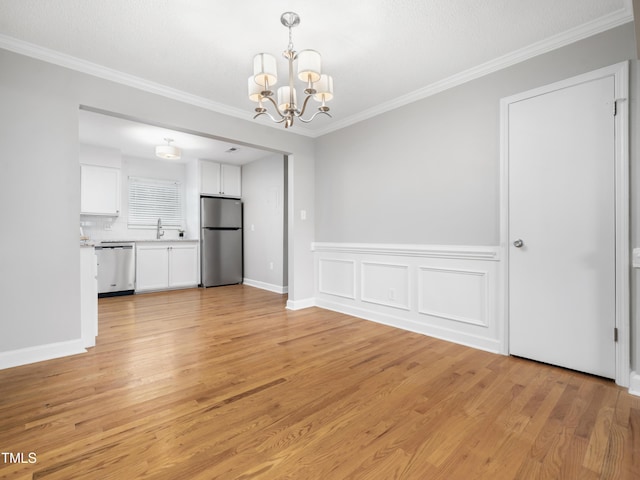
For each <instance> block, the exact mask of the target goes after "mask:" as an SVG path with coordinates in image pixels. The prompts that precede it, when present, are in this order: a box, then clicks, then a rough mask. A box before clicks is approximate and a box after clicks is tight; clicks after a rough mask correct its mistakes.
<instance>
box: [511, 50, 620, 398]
mask: <svg viewBox="0 0 640 480" xmlns="http://www.w3.org/2000/svg"><path fill="white" fill-rule="evenodd" d="M610 76H613V77H614V101H615V106H614V104H613V103H612V105H611V108H612V112H611V114H612V115H613V109H614V107H615V108H617V112H616V115H615V117H614V132H615V153H614V156H615V196H616V198H615V210H616V211H615V224H616V225H615V230H616V231H615V238H616V246H615V248H616V252H615V263H616V265H615V305H616V308H615V310H616V311H615V325H616V328H617V329H618V341H617V342H616V345H615V351H616V359H615V363H616V368H615V371H616V377H615V381H616V383H617V384H618V385H620V386H623V387H629V382H630V368H631V362H630V346H631V345H630V323H629V320H630V304H629V302H630V292H629V282H630V280H629V277H630V264H629V222H630V220H629V102H628V98H629V62H627V61H626V62H621V63H618V64H615V65H611V66H609V67H604V68H600V69H598V70H594V71H592V72H588V73H585V74H582V75H578V76H575V77H571V78H568V79H566V80H562V81H559V82H555V83H552V84H549V85H545V86H543V87H539V88H535V89H532V90H528V91H526V92H521V93H518V94H515V95H511V96H509V97H505V98H502V99H501V100H500V257H501V259H502V262H501V263H502V272H501V273H502V275H501V277H502V280H501V282H500V293H499V295H500V299H499V305H500V307H499V311H500V312H499V315H500V317H501V318H499V324H500V325H501V326H502V332H501V338H502V345H501V353H503V354H505V355H509V238H510V237H509V105H510V104H512V103H516V102H520V101H522V100H526V99H528V98H532V97H536V96H539V95H544V94H546V93H550V92H553V91H556V90H561V89H563V88H569V87H572V86H575V85H579V84H581V83H586V82H590V81H593V80H598V79H600V78H604V77H610ZM612 335H613V332H612Z"/></svg>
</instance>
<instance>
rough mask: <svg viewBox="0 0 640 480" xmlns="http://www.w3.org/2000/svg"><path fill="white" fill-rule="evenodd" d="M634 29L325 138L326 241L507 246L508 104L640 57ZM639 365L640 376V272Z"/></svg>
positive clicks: (320, 177) (637, 240) (322, 193)
mask: <svg viewBox="0 0 640 480" xmlns="http://www.w3.org/2000/svg"><path fill="white" fill-rule="evenodd" d="M635 47H636V43H635V36H634V26H633V24H631V23H629V24H626V25H623V26H621V27H618V28H615V29H613V30H609V31H607V32H604V33H602V34H599V35H597V36H594V37H591V38H588V39H585V40H582V41H579V42H576V43H574V44H571V45H568V46H566V47H563V48H561V49H558V50H555V51H553V52H550V53H547V54H544V55H540V56H538V57H535V58H532V59H530V60H528V61H525V62H522V63H519V64H517V65H514V66H512V67H509V68H507V69H504V70H501V71H498V72H496V73H493V74H490V75H487V76H485V77H482V78H479V79H477V80H475V81H471V82H469V83H466V84H463V85H461V86H458V87H456V88H452V89H450V90H447V91H445V92H442V93H440V94H437V95H434V96H432V97H429V98H426V99H424V100H421V101H419V102H415V103H413V104H410V105H407V106H405V107H402V108H398V109H396V110H394V111H392V112H389V113H387V114H384V115H381V116H378V117H374V118H372V119H369V120H367V121H364V122H361V123H359V124H356V125H353V126H351V127H348V128H345V129H342V130H340V131H337V132H334V133H331V134H328V135H325V136H323V137H322V138H320V139H319V140H318V141H317V146H316V215H317V220H316V240H317V241H320V242H364V243H398V244H432V245H439V244H444V245H498V244H499V227H500V226H499V200H500V199H499V165H500V158H499V157H500V144H499V140H500V130H499V128H500V123H499V122H500V115H499V113H500V112H499V101H500V99H501V98H503V97H507V96H509V95H513V94H516V93H519V92H522V91H526V90H529V89H532V88H535V87H539V86H542V85H546V84H549V83H552V82H555V81H558V80H562V79H565V78H569V77H571V76H574V75H578V74H581V73H585V72H588V71H591V70H595V69H597V68H600V67H604V66H608V65H613V64H615V63H618V62H621V61H625V60H629V59H635V58H636V49H635ZM638 77H639V74H638V62H636V61H633V62H631V84H630V85H631V99H630V112H631V139H630V140H631V184H632V186H631V218H632V223H631V234H632V235H631V236H632V239H631V240H632V242H631V244H632V245H633V246H638V245H639V244H640V221H638V220H637V218H638V215H639V214H640V197H639V195H638V193H637V191H638V186H640V173H639V170H640V169H638V145H639V141H640V134H639V133H638V128H637V125H638V118H640V111H639V108H640V107H638V103H637V93H638V86H637V85H638ZM631 276H632V322H631V323H632V326H631V335H632V342H631V343H632V346H631V348H632V366H633V367H634V368H635V370H636V372H637V371H638V370H640V329H639V328H638V324H639V323H640V322H639V320H638V308H637V304H638V298H640V286H638V282H637V281H636V276H637V271H636V270H633V271H632V272H631Z"/></svg>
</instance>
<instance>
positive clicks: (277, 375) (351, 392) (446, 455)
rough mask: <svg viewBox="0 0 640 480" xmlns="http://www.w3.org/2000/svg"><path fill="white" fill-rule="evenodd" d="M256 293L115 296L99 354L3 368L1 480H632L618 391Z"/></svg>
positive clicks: (634, 471) (633, 428)
mask: <svg viewBox="0 0 640 480" xmlns="http://www.w3.org/2000/svg"><path fill="white" fill-rule="evenodd" d="M285 303H286V297H284V296H282V295H277V294H273V293H270V292H265V291H261V290H258V289H255V288H251V287H246V286H231V287H220V288H210V289H190V290H181V291H173V292H164V293H150V294H144V295H135V296H129V297H114V298H105V299H100V301H99V315H100V336H99V337H98V341H97V345H96V347H94V348H93V349H91V350H90V351H89V352H88V353H86V354H83V355H77V356H74V357H68V358H63V359H56V360H51V361H48V362H41V363H37V364H33V365H25V366H22V367H16V368H12V369H7V370H3V371H0V389H1V395H0V452H11V453H18V452H22V453H28V452H35V453H36V454H37V462H36V463H35V464H29V463H14V462H13V463H12V462H10V461H5V460H4V459H3V458H2V457H0V478H7V479H27V478H29V479H31V478H39V479H43V480H58V479H65V480H69V479H109V478H114V479H116V478H117V479H122V478H126V479H137V478H140V479H171V480H176V479H188V480H199V479H202V480H211V479H224V480H229V479H262V480H272V479H295V480H301V479H304V480H314V479H317V480H327V479H331V480H334V479H336V480H342V479H357V480H369V479H370V480H378V479H380V480H388V479H403V480H413V479H416V480H423V479H425V478H429V479H447V480H457V479H463V480H467V479H471V478H473V479H492V480H493V479H502V478H504V479H516V478H520V479H531V478H539V479H554V478H558V479H573V478H580V479H589V478H600V479H634V478H640V454H639V453H638V452H640V398H637V397H633V396H630V395H629V394H628V393H627V392H626V391H625V390H624V389H621V388H619V387H617V386H616V385H615V384H614V383H613V382H611V381H607V380H604V379H601V378H597V377H593V376H589V375H584V374H580V373H577V372H572V371H568V370H564V369H561V368H556V367H552V366H549V365H542V364H537V363H535V362H530V361H527V360H523V359H520V358H514V357H505V356H500V355H494V354H491V353H487V352H483V351H479V350H474V349H469V348H466V347H463V346H460V345H455V344H452V343H448V342H444V341H440V340H437V339H434V338H429V337H426V336H422V335H419V334H416V333H412V332H407V331H402V330H398V329H394V328H391V327H387V326H384V325H380V324H376V323H372V322H367V321H364V320H360V319H356V318H353V317H350V316H347V315H342V314H339V313H335V312H330V311H326V310H322V309H319V308H308V309H305V310H301V311H289V310H286V309H285Z"/></svg>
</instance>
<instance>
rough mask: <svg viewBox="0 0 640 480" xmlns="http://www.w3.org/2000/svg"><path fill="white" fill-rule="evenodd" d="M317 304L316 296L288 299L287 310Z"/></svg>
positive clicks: (300, 308)
mask: <svg viewBox="0 0 640 480" xmlns="http://www.w3.org/2000/svg"><path fill="white" fill-rule="evenodd" d="M315 306H316V299H315V298H305V299H304V300H287V310H302V309H303V308H310V307H315Z"/></svg>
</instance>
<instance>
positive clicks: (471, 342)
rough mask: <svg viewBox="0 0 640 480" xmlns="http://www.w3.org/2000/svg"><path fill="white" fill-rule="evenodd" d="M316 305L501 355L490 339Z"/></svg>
mask: <svg viewBox="0 0 640 480" xmlns="http://www.w3.org/2000/svg"><path fill="white" fill-rule="evenodd" d="M316 305H317V306H318V307H320V308H324V309H327V310H331V311H334V312H339V313H343V314H345V315H352V316H354V317H358V318H361V319H363V320H368V321H372V322H376V323H381V324H383V325H388V326H390V327H395V328H401V329H403V330H408V331H410V332H415V333H420V334H422V335H428V336H430V337H434V338H438V339H440V340H445V341H447V342H452V343H457V344H458V345H464V346H465V347H471V348H476V349H478V350H484V351H486V352H491V353H500V342H498V341H497V340H493V339H490V338H482V337H478V336H476V335H471V334H467V333H462V332H460V331H455V330H449V329H447V328H441V327H437V326H434V325H429V324H423V323H418V322H414V321H411V320H408V319H406V318H400V317H396V316H393V315H388V314H384V313H380V312H376V311H373V310H367V309H363V308H358V307H351V306H346V305H344V304H341V303H334V302H330V301H327V300H323V299H317V300H316Z"/></svg>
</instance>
